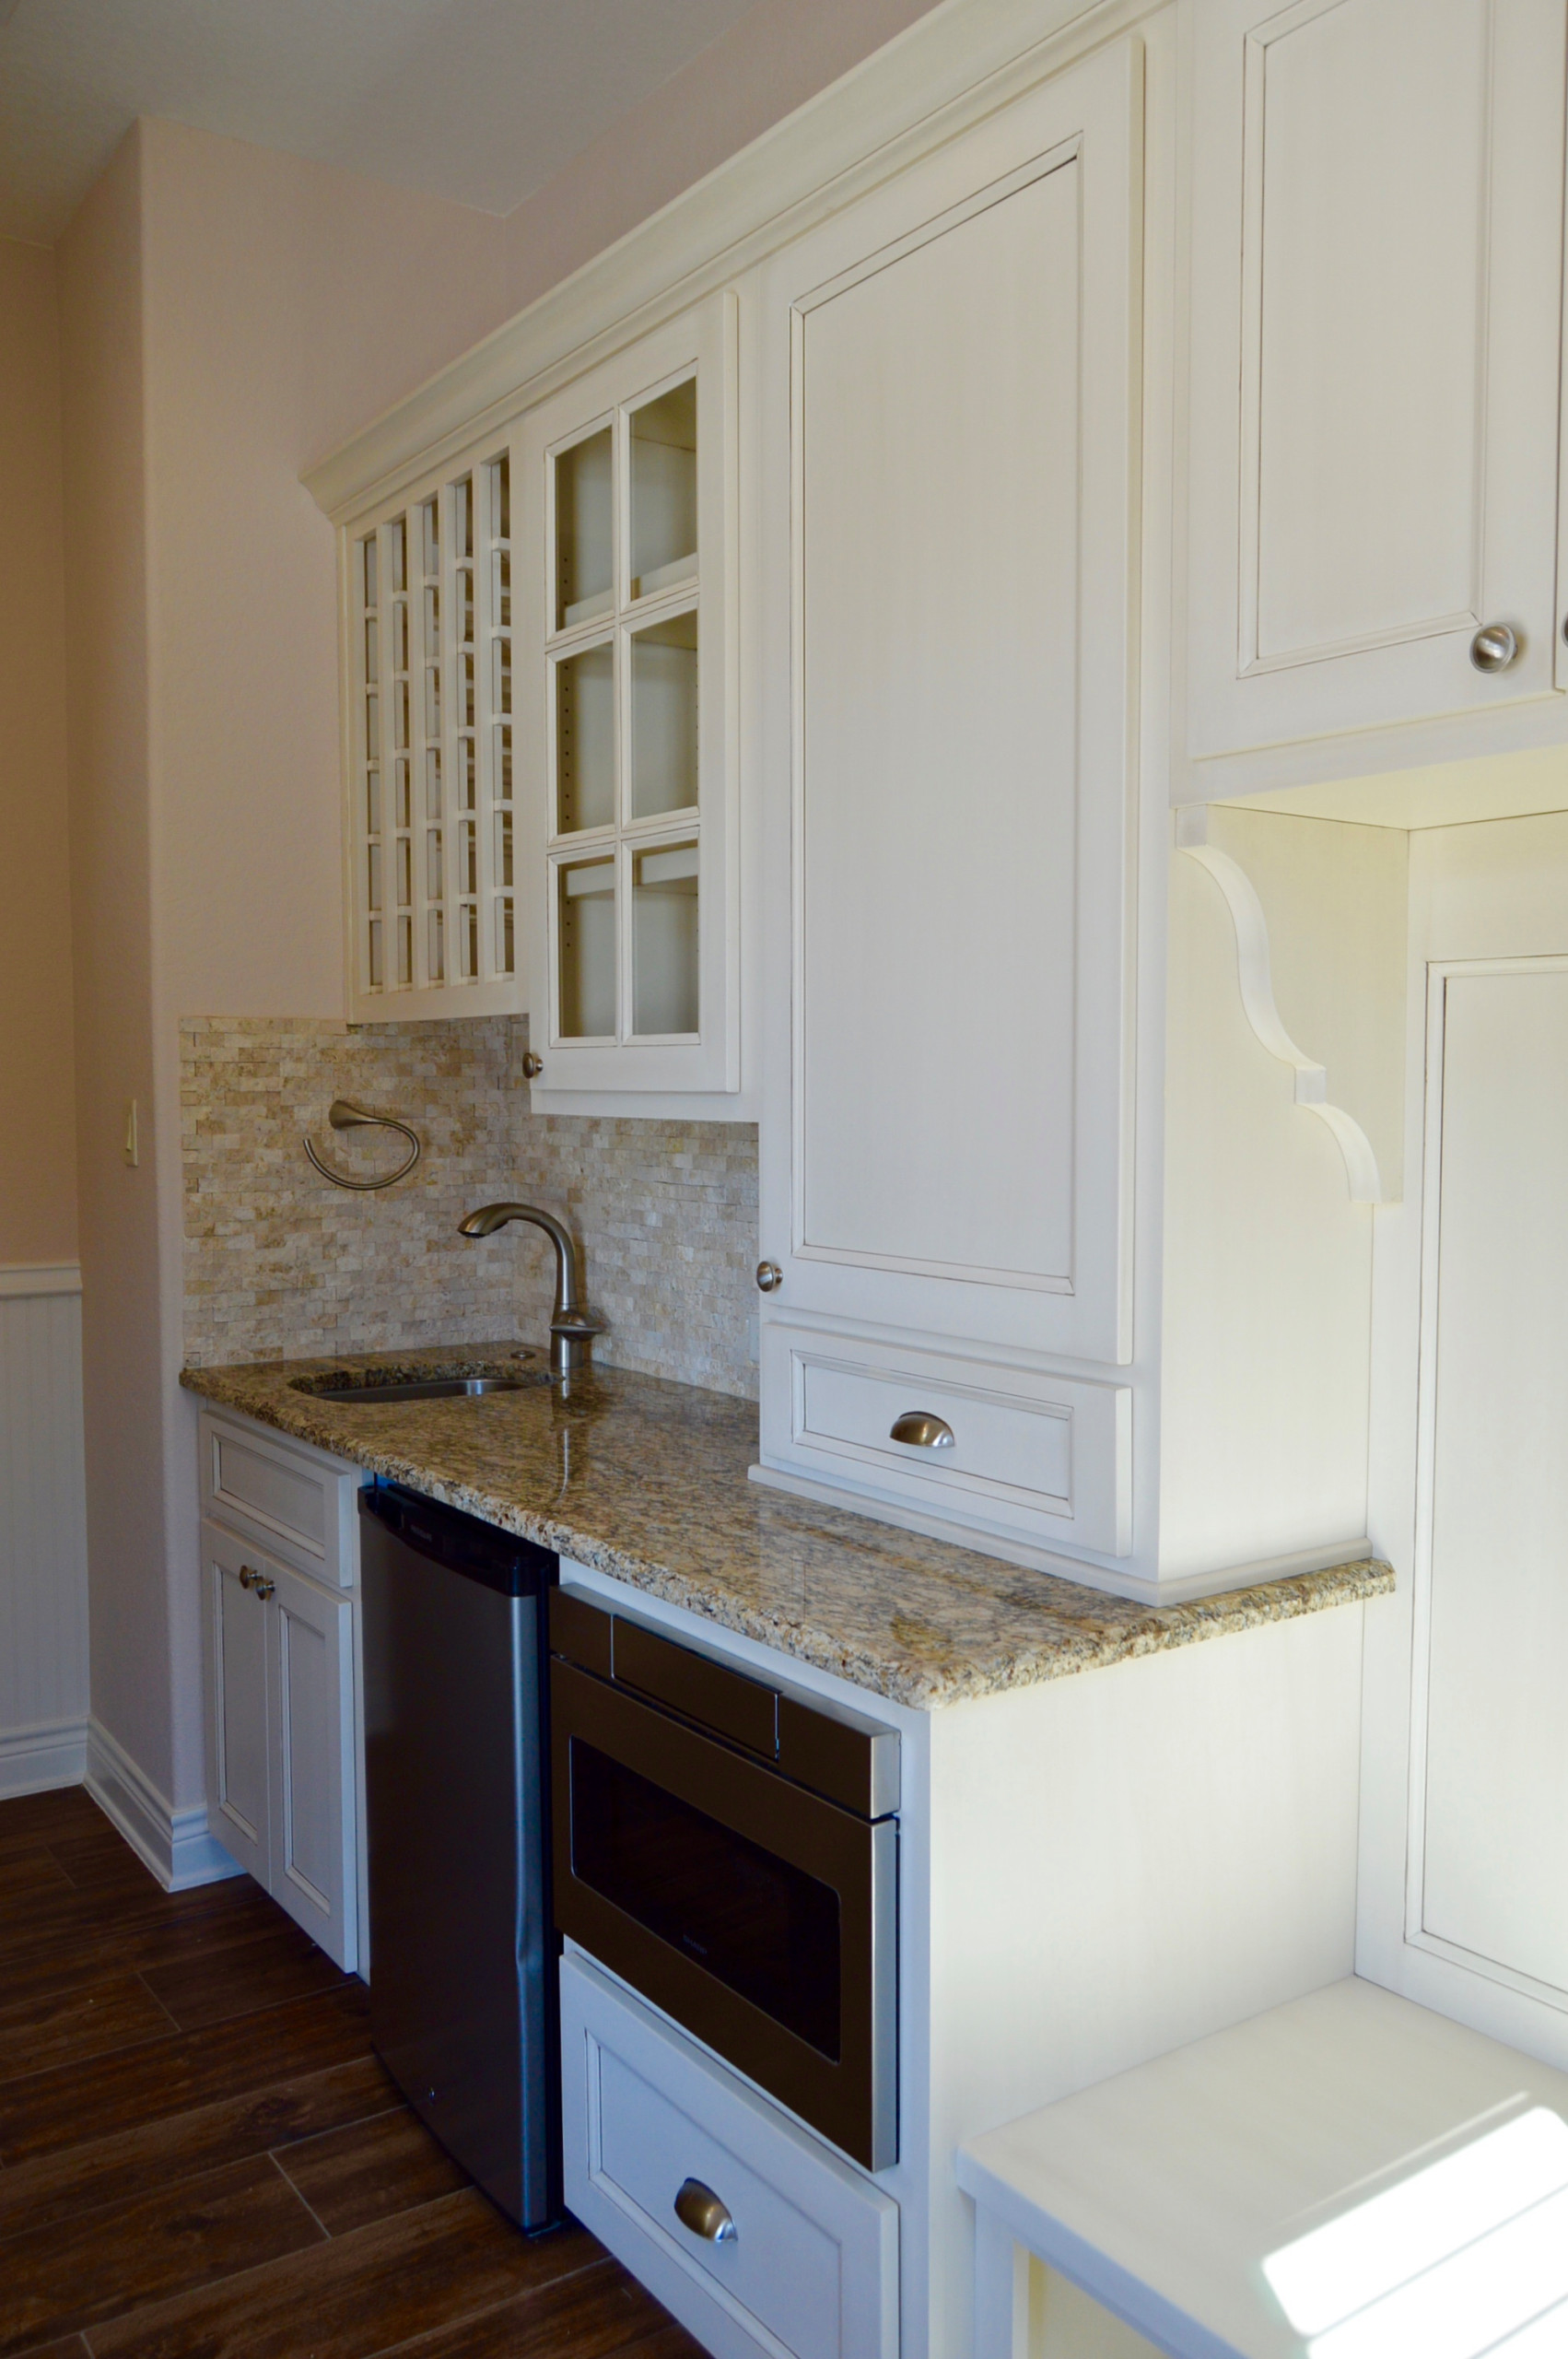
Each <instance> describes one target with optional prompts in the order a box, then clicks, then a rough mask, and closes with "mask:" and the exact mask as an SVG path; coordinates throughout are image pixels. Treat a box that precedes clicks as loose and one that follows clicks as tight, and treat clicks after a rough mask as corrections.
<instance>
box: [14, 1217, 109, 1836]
mask: <svg viewBox="0 0 1568 2359" xmlns="http://www.w3.org/2000/svg"><path fill="white" fill-rule="evenodd" d="M81 1286H82V1281H81V1272H80V1270H79V1269H78V1268H77V1266H76V1262H43V1263H34V1262H28V1263H20V1264H18V1263H0V1794H27V1793H32V1792H35V1791H38V1790H41V1789H42V1788H44V1787H47V1786H70V1785H75V1784H76V1782H77V1781H78V1780H79V1779H80V1778H81V1776H82V1774H83V1770H84V1767H85V1765H86V1758H87V1730H88V1556H87V1498H86V1485H85V1477H84V1473H83V1461H82V1299H81Z"/></svg>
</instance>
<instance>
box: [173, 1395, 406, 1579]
mask: <svg viewBox="0 0 1568 2359" xmlns="http://www.w3.org/2000/svg"><path fill="white" fill-rule="evenodd" d="M200 1448H201V1476H202V1513H203V1515H204V1516H205V1517H207V1518H209V1519H211V1520H213V1521H215V1522H217V1523H224V1524H227V1525H228V1528H229V1530H230V1531H231V1532H239V1533H240V1535H241V1537H242V1538H244V1539H247V1540H252V1541H254V1542H255V1543H256V1545H257V1546H258V1547H260V1548H270V1549H271V1550H272V1551H273V1553H274V1554H275V1555H280V1556H282V1557H283V1559H284V1561H285V1563H287V1564H290V1565H292V1566H294V1567H296V1569H297V1570H298V1571H299V1572H304V1573H309V1574H310V1577H311V1579H314V1580H318V1581H325V1582H326V1584H327V1586H328V1588H329V1589H352V1587H353V1586H354V1582H355V1579H356V1577H357V1566H358V1547H359V1533H358V1516H357V1511H356V1510H357V1501H358V1497H359V1491H360V1486H361V1485H362V1484H363V1483H364V1481H365V1477H364V1476H363V1475H362V1474H361V1473H359V1471H358V1469H357V1467H353V1466H345V1465H344V1464H343V1463H342V1462H341V1461H339V1460H337V1459H334V1458H329V1457H327V1455H326V1454H325V1452H324V1451H322V1450H315V1449H307V1448H303V1447H301V1445H300V1444H298V1442H291V1441H288V1440H286V1439H285V1438H284V1437H283V1436H282V1435H280V1434H272V1433H268V1432H267V1431H266V1430H265V1429H264V1428H263V1427H262V1426H253V1425H252V1424H251V1423H250V1422H249V1421H248V1420H246V1421H244V1422H240V1421H236V1422H235V1423H233V1424H230V1423H229V1421H228V1418H227V1417H216V1416H214V1415H212V1414H210V1413H209V1412H208V1411H206V1410H204V1411H203V1412H202V1417H201V1444H200Z"/></svg>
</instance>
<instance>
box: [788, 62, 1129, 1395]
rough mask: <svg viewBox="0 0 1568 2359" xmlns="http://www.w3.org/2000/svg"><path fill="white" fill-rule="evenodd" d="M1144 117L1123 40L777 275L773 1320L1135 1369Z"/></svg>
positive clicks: (845, 220)
mask: <svg viewBox="0 0 1568 2359" xmlns="http://www.w3.org/2000/svg"><path fill="white" fill-rule="evenodd" d="M1141 91H1142V75H1141V47H1140V45H1139V43H1137V42H1136V41H1124V42H1122V43H1119V44H1117V46H1116V47H1114V48H1112V49H1110V50H1108V51H1106V52H1105V53H1102V54H1101V55H1099V56H1098V57H1096V58H1094V60H1093V61H1091V62H1090V63H1088V64H1086V65H1082V66H1080V67H1078V68H1076V69H1074V70H1072V71H1071V72H1068V73H1065V74H1063V75H1062V76H1060V77H1059V79H1058V80H1056V81H1054V82H1051V83H1049V84H1047V85H1046V86H1044V87H1043V88H1039V89H1036V90H1035V91H1033V92H1031V93H1029V94H1028V95H1027V96H1026V97H1025V98H1024V99H1022V100H1017V101H1015V102H1014V103H1013V104H1012V106H1010V107H1008V108H1007V109H1005V110H1003V111H1000V113H999V114H998V115H996V116H994V117H992V118H991V119H989V121H988V122H987V123H985V124H984V125H982V126H980V127H978V128H977V129H976V130H974V131H972V132H970V133H969V134H967V135H965V137H963V138H962V139H960V140H957V141H954V143H952V145H951V146H950V147H946V148H944V149H943V150H942V151H941V152H940V153H939V154H938V155H937V156H935V157H933V158H930V159H928V160H926V161H925V162H922V163H921V164H919V165H918V166H916V167H914V168H912V169H911V170H909V171H908V172H907V173H906V174H904V175H902V176H901V177H900V178H899V179H897V180H895V181H894V182H889V183H888V184H887V185H886V186H884V187H883V188H882V189H881V190H879V191H877V192H876V193H875V194H873V195H872V196H870V197H868V198H865V199H863V200H862V201H861V202H860V205H857V206H855V207H853V208H851V209H850V210H848V212H847V213H846V214H844V215H842V216H840V217H837V218H836V220H835V221H834V222H833V223H832V224H830V225H829V226H828V227H827V228H826V229H824V230H821V231H818V232H816V233H813V236H811V237H810V238H809V239H807V240H805V241H802V245H801V246H800V247H799V248H797V249H796V250H794V251H793V252H790V253H789V254H787V255H785V256H784V257H783V258H781V260H780V261H779V262H778V264H776V265H775V266H774V268H773V272H772V275H771V279H770V286H769V292H768V297H767V322H766V326H767V332H768V334H769V335H770V336H771V339H772V357H771V362H770V367H769V371H768V375H769V381H770V383H771V384H772V386H773V387H774V388H775V389H777V388H778V387H779V386H780V385H782V386H784V387H785V388H787V389H789V391H790V413H789V415H788V417H786V416H785V414H784V411H783V407H782V404H781V403H778V405H777V406H776V408H775V412H774V415H773V416H772V417H771V419H770V420H769V421H768V423H767V426H766V431H767V433H768V435H769V437H770V438H771V441H772V445H773V450H774V457H773V459H772V462H771V464H772V466H773V467H774V469H775V470H776V472H777V473H778V474H780V475H781V473H782V470H783V468H784V466H785V465H786V464H787V465H788V487H787V502H788V522H787V523H786V522H785V521H784V519H785V512H786V498H785V496H781V495H780V492H779V490H778V489H776V490H775V492H774V495H773V507H772V510H771V516H772V519H773V521H772V523H771V525H770V527H769V529H770V531H771V532H772V533H773V534H774V535H775V545H776V546H777V541H778V539H779V538H781V537H782V535H783V534H784V533H785V532H787V533H788V536H789V543H790V554H791V557H792V568H793V580H794V585H795V588H794V608H793V614H792V616H790V623H789V628H788V631H787V632H786V631H785V630H784V629H782V628H775V630H774V634H773V640H774V644H775V647H776V648H777V649H778V650H782V649H783V647H784V646H785V645H786V644H787V645H788V648H789V656H788V659H787V661H788V666H789V675H790V710H791V724H790V747H791V756H792V773H793V774H792V779H791V780H790V786H789V792H790V795H791V797H792V809H793V841H792V846H791V856H790V891H791V896H792V927H791V936H792V1020H791V1035H792V1037H791V1053H790V1108H789V1115H788V1120H787V1121H782V1120H781V1121H776V1122H775V1123H774V1124H773V1125H772V1126H771V1141H770V1145H769V1150H768V1152H769V1157H770V1160H771V1159H772V1158H773V1157H775V1156H777V1154H778V1147H777V1146H776V1145H774V1144H772V1142H773V1141H778V1142H781V1141H782V1139H783V1137H785V1136H788V1138H789V1141H790V1174H789V1191H788V1193H789V1203H788V1212H787V1218H788V1228H789V1236H788V1246H787V1249H785V1250H787V1251H788V1255H789V1259H788V1262H787V1264H786V1266H785V1271H784V1283H783V1285H782V1287H781V1288H780V1290H779V1293H778V1308H779V1309H780V1310H781V1311H784V1310H788V1309H795V1310H802V1309H805V1310H815V1311H823V1312H829V1313H837V1314H840V1315H843V1316H846V1317H848V1318H851V1319H854V1320H867V1321H875V1322H879V1323H887V1324H893V1325H897V1326H914V1327H919V1328H922V1329H926V1330H929V1331H933V1332H936V1333H939V1334H940V1333H944V1332H945V1333H948V1334H955V1335H958V1336H962V1337H966V1338H971V1339H974V1340H976V1341H989V1342H995V1343H1000V1344H1012V1345H1021V1346H1024V1347H1033V1348H1036V1349H1042V1350H1050V1351H1056V1352H1063V1353H1071V1354H1074V1355H1079V1356H1084V1357H1087V1358H1091V1359H1094V1360H1099V1361H1115V1360H1117V1359H1120V1358H1122V1357H1124V1356H1126V1354H1127V1351H1128V1344H1129V1338H1128V1332H1127V1328H1128V1320H1127V1285H1126V1273H1125V1266H1124V1265H1125V1261H1126V1250H1125V1236H1126V1214H1127V1203H1126V1196H1127V1188H1126V1178H1127V1175H1126V1170H1125V1165H1124V1142H1123V1107H1124V1095H1125V1092H1124V1076H1125V1074H1126V1072H1127V1059H1128V1040H1127V1003H1126V970H1127V942H1128V898H1129V892H1128V884H1129V879H1128V863H1127V842H1128V836H1129V805H1130V799H1131V795H1132V791H1133V778H1132V769H1133V757H1132V744H1131V739H1132V734H1133V733H1132V729H1131V700H1130V694H1129V671H1130V662H1131V651H1132V644H1133V641H1132V633H1131V628H1130V608H1131V600H1132V587H1133V567H1132V561H1131V549H1132V541H1133V534H1134V529H1135V505H1136V503H1135V499H1134V479H1135V478H1134V464H1133V452H1134V448H1135V442H1136V431H1137V424H1138V418H1139V409H1140V404H1139V385H1138V358H1137V354H1138V340H1137V334H1136V326H1135V323H1136V318H1137V312H1138V296H1139V288H1140V283H1141V282H1140V268H1139V234H1138V228H1139V210H1140V208H1139V201H1138V194H1137V192H1138V187H1139V179H1140V166H1141V153H1142V145H1141ZM786 453H787V460H786V456H785V454H786ZM784 556H785V552H784V550H783V549H782V548H781V547H779V548H778V549H777V556H776V557H775V558H774V559H773V560H771V570H772V572H773V574H774V575H775V576H776V577H777V576H778V575H780V574H781V573H782V572H783V570H784ZM781 660H784V659H781V657H780V656H779V655H778V654H776V656H775V659H774V661H775V664H776V667H778V665H779V663H780V662H781ZM774 734H775V735H777V734H778V731H777V728H776V729H775V733H774ZM779 784H782V781H779ZM774 1102H775V1103H777V1102H778V1101H777V1100H775V1101H774ZM780 1111H782V1109H780ZM780 1197H781V1191H779V1190H778V1186H777V1184H776V1181H775V1180H770V1181H769V1185H768V1194H767V1202H766V1205H765V1212H764V1222H763V1234H764V1250H766V1251H767V1252H768V1253H769V1254H771V1255H773V1256H774V1257H775V1258H778V1259H782V1258H783V1256H782V1251H781V1250H780V1249H781V1247H782V1244H783V1240H782V1238H781V1237H780V1235H779V1231H780V1227H781V1226H782V1223H781V1221H780V1219H779V1215H780V1214H781V1213H782V1212H783V1210H784V1207H783V1205H782V1203H781V1201H780Z"/></svg>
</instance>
